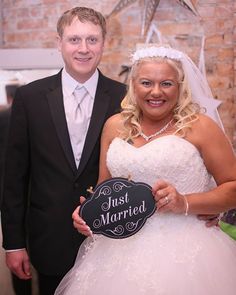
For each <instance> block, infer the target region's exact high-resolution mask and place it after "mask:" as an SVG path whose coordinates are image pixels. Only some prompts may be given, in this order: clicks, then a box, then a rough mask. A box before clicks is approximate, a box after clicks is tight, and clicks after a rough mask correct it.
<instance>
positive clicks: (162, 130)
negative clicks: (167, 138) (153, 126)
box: [140, 119, 173, 141]
mask: <svg viewBox="0 0 236 295" xmlns="http://www.w3.org/2000/svg"><path fill="white" fill-rule="evenodd" d="M172 121H173V119H171V120H170V121H169V122H168V123H167V124H166V125H165V126H164V127H162V128H161V129H160V130H158V131H157V132H156V133H154V134H151V135H149V136H147V135H146V134H144V133H143V131H141V132H140V136H142V137H143V138H144V139H145V140H146V141H149V140H150V139H152V138H153V137H155V136H157V135H159V134H161V133H163V132H164V131H165V130H166V129H167V128H168V127H169V126H170V124H171V122H172Z"/></svg>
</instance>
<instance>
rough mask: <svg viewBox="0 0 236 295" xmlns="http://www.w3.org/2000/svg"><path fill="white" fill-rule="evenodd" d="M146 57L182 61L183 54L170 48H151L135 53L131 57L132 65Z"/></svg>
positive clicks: (141, 49) (138, 50)
mask: <svg viewBox="0 0 236 295" xmlns="http://www.w3.org/2000/svg"><path fill="white" fill-rule="evenodd" d="M145 57H167V58H171V59H176V60H181V58H182V57H183V53H182V52H180V51H178V50H176V49H173V48H170V47H163V46H162V47H155V46H150V47H146V48H140V49H137V50H136V51H135V53H134V54H132V55H131V60H132V63H135V62H137V61H138V60H140V59H143V58H145Z"/></svg>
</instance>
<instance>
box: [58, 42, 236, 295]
mask: <svg viewBox="0 0 236 295" xmlns="http://www.w3.org/2000/svg"><path fill="white" fill-rule="evenodd" d="M132 62H133V65H132V69H131V78H130V85H129V91H128V94H127V95H126V97H125V98H124V100H123V102H122V112H121V113H120V114H117V115H115V116H113V117H111V118H110V119H108V121H107V122H106V124H105V127H104V130H103V134H102V141H101V157H100V174H99V182H102V181H104V180H106V179H109V178H111V177H124V178H127V177H128V176H131V179H132V180H133V181H138V182H145V183H147V184H149V185H150V186H151V187H152V193H153V197H154V199H155V202H156V212H155V213H154V214H153V215H152V216H151V217H150V218H148V220H147V221H146V223H145V225H144V226H143V227H142V228H141V230H140V231H139V232H138V233H136V234H135V235H133V236H131V237H128V238H124V239H112V238H108V237H105V236H103V235H93V234H92V233H91V231H90V228H89V227H88V226H87V225H86V223H85V222H84V221H83V220H82V219H81V218H80V217H79V216H78V211H79V208H78V209H77V210H76V211H75V212H74V214H73V218H74V225H75V226H76V228H77V229H78V230H79V231H80V232H81V233H83V234H85V235H87V236H89V237H88V238H87V239H86V240H85V242H84V244H83V245H82V246H81V248H80V249H79V252H78V256H77V259H76V262H75V265H74V267H73V268H72V269H71V271H70V272H69V273H68V274H67V275H66V276H65V277H64V279H63V280H62V282H61V284H60V285H59V286H58V288H57V290H56V293H55V294H56V295H62V294H66V295H75V294H80V295H95V294H103V295H118V294H123V295H141V294H144V295H173V294H175V295H176V294H179V295H189V294H192V295H213V294H214V295H222V294H224V295H233V294H235V273H236V243H235V242H234V241H233V240H232V239H231V238H230V237H228V236H227V235H226V234H225V233H223V232H222V231H220V230H219V228H217V227H211V228H207V227H206V226H205V224H204V223H203V222H202V221H200V220H199V219H197V218H196V215H198V214H206V215H208V214H216V213H220V212H224V211H227V210H229V209H232V208H235V207H236V159H235V155H234V153H233V150H232V147H231V145H230V142H229V140H228V139H227V138H226V136H225V134H224V132H223V131H222V130H221V128H220V127H219V126H218V125H217V124H216V123H215V122H214V121H213V120H212V119H211V118H209V117H208V116H206V115H205V114H203V111H202V109H201V107H200V105H199V104H202V105H203V106H204V99H209V98H210V97H211V92H210V89H209V87H208V84H207V82H206V81H205V80H204V78H203V77H202V75H201V73H200V72H199V70H198V69H197V67H196V66H195V64H193V62H192V61H191V60H190V58H189V57H188V56H187V55H186V54H184V53H183V52H180V51H178V50H175V49H172V48H169V47H156V46H153V47H147V48H141V49H138V50H137V51H136V52H135V53H134V55H133V61H132ZM67 251H69V249H67Z"/></svg>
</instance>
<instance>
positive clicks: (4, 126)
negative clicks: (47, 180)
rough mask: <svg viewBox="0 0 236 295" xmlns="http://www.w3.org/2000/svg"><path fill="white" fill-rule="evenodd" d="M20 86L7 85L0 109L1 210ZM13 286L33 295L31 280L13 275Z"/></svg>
mask: <svg viewBox="0 0 236 295" xmlns="http://www.w3.org/2000/svg"><path fill="white" fill-rule="evenodd" d="M19 86H20V85H19V84H9V85H6V97H7V104H6V105H4V106H2V107H1V109H0V181H1V185H0V191H1V195H0V208H1V201H2V180H3V175H2V174H3V166H4V158H5V156H4V155H5V148H6V141H7V133H8V126H9V120H10V115H11V105H12V101H13V99H14V97H15V92H16V89H17V88H18V87H19ZM0 237H1V233H0ZM11 279H12V285H13V289H14V293H15V294H16V295H30V294H31V280H21V279H19V278H18V277H17V276H16V275H14V274H13V273H11Z"/></svg>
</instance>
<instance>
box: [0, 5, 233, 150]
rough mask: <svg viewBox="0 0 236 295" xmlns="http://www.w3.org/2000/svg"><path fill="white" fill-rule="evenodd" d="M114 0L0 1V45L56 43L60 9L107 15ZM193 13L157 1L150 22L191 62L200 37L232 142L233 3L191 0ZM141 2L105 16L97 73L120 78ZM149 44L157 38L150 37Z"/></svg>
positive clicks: (136, 36) (137, 29) (137, 32)
mask: <svg viewBox="0 0 236 295" xmlns="http://www.w3.org/2000/svg"><path fill="white" fill-rule="evenodd" d="M118 2H119V1H118V0H100V1H95V0H85V1H78V0H76V1H68V0H57V1H54V0H2V1H1V0H0V8H1V14H2V17H1V21H2V23H1V24H0V30H1V29H2V32H1V35H0V42H1V43H2V44H1V47H3V48H40V47H43V48H50V47H55V46H56V32H55V27H56V22H57V19H58V17H59V16H60V15H61V13H62V12H63V11H65V10H66V9H68V8H71V7H73V6H76V5H80V6H89V7H93V8H96V9H97V10H99V11H101V12H102V13H103V14H104V15H109V14H110V13H111V11H112V10H113V8H114V7H115V5H116V4H117V3H118ZM193 2H194V3H195V5H196V9H197V11H198V13H199V16H195V15H194V14H193V13H192V12H190V11H189V10H187V9H186V8H184V7H183V6H181V5H180V4H179V3H178V1H176V0H161V1H160V3H159V6H158V8H157V9H156V12H155V15H154V18H153V24H155V26H156V28H157V29H158V30H159V32H160V33H161V36H162V40H163V41H164V42H165V43H170V44H171V45H173V46H175V47H177V48H179V49H181V50H184V51H186V52H187V53H188V54H189V55H190V56H191V57H192V58H193V59H194V61H195V62H196V63H198V58H199V55H200V49H201V42H202V36H204V35H205V38H206V39H205V61H206V73H207V78H208V81H209V83H210V86H211V88H212V91H213V94H214V97H215V98H216V99H219V100H221V101H222V102H223V103H222V104H221V106H220V108H219V110H220V115H221V118H222V120H223V123H224V126H225V130H226V132H227V134H228V135H229V137H230V139H231V140H232V142H234V144H235V146H236V138H235V134H236V131H235V129H236V123H235V118H236V46H235V45H236V3H235V1H234V0H198V1H197V0H195V1H193ZM143 5H144V1H141V0H137V1H133V4H131V5H130V6H129V7H126V8H125V9H123V10H122V11H121V12H119V13H118V14H116V15H114V16H112V17H110V18H109V19H108V36H107V40H106V50H105V53H104V57H103V60H102V63H101V67H100V68H101V69H102V71H103V72H104V73H105V74H107V75H110V76H111V77H113V78H115V79H118V80H120V81H124V80H125V75H122V76H119V73H120V72H121V70H122V68H121V66H122V65H129V59H128V56H129V54H130V52H131V51H132V49H133V48H134V47H135V44H136V43H140V42H144V41H145V39H146V35H144V36H142V35H141V28H142V17H143V12H144V6H143ZM151 41H152V42H156V41H159V38H158V35H155V34H154V35H153V36H152V38H151Z"/></svg>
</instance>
